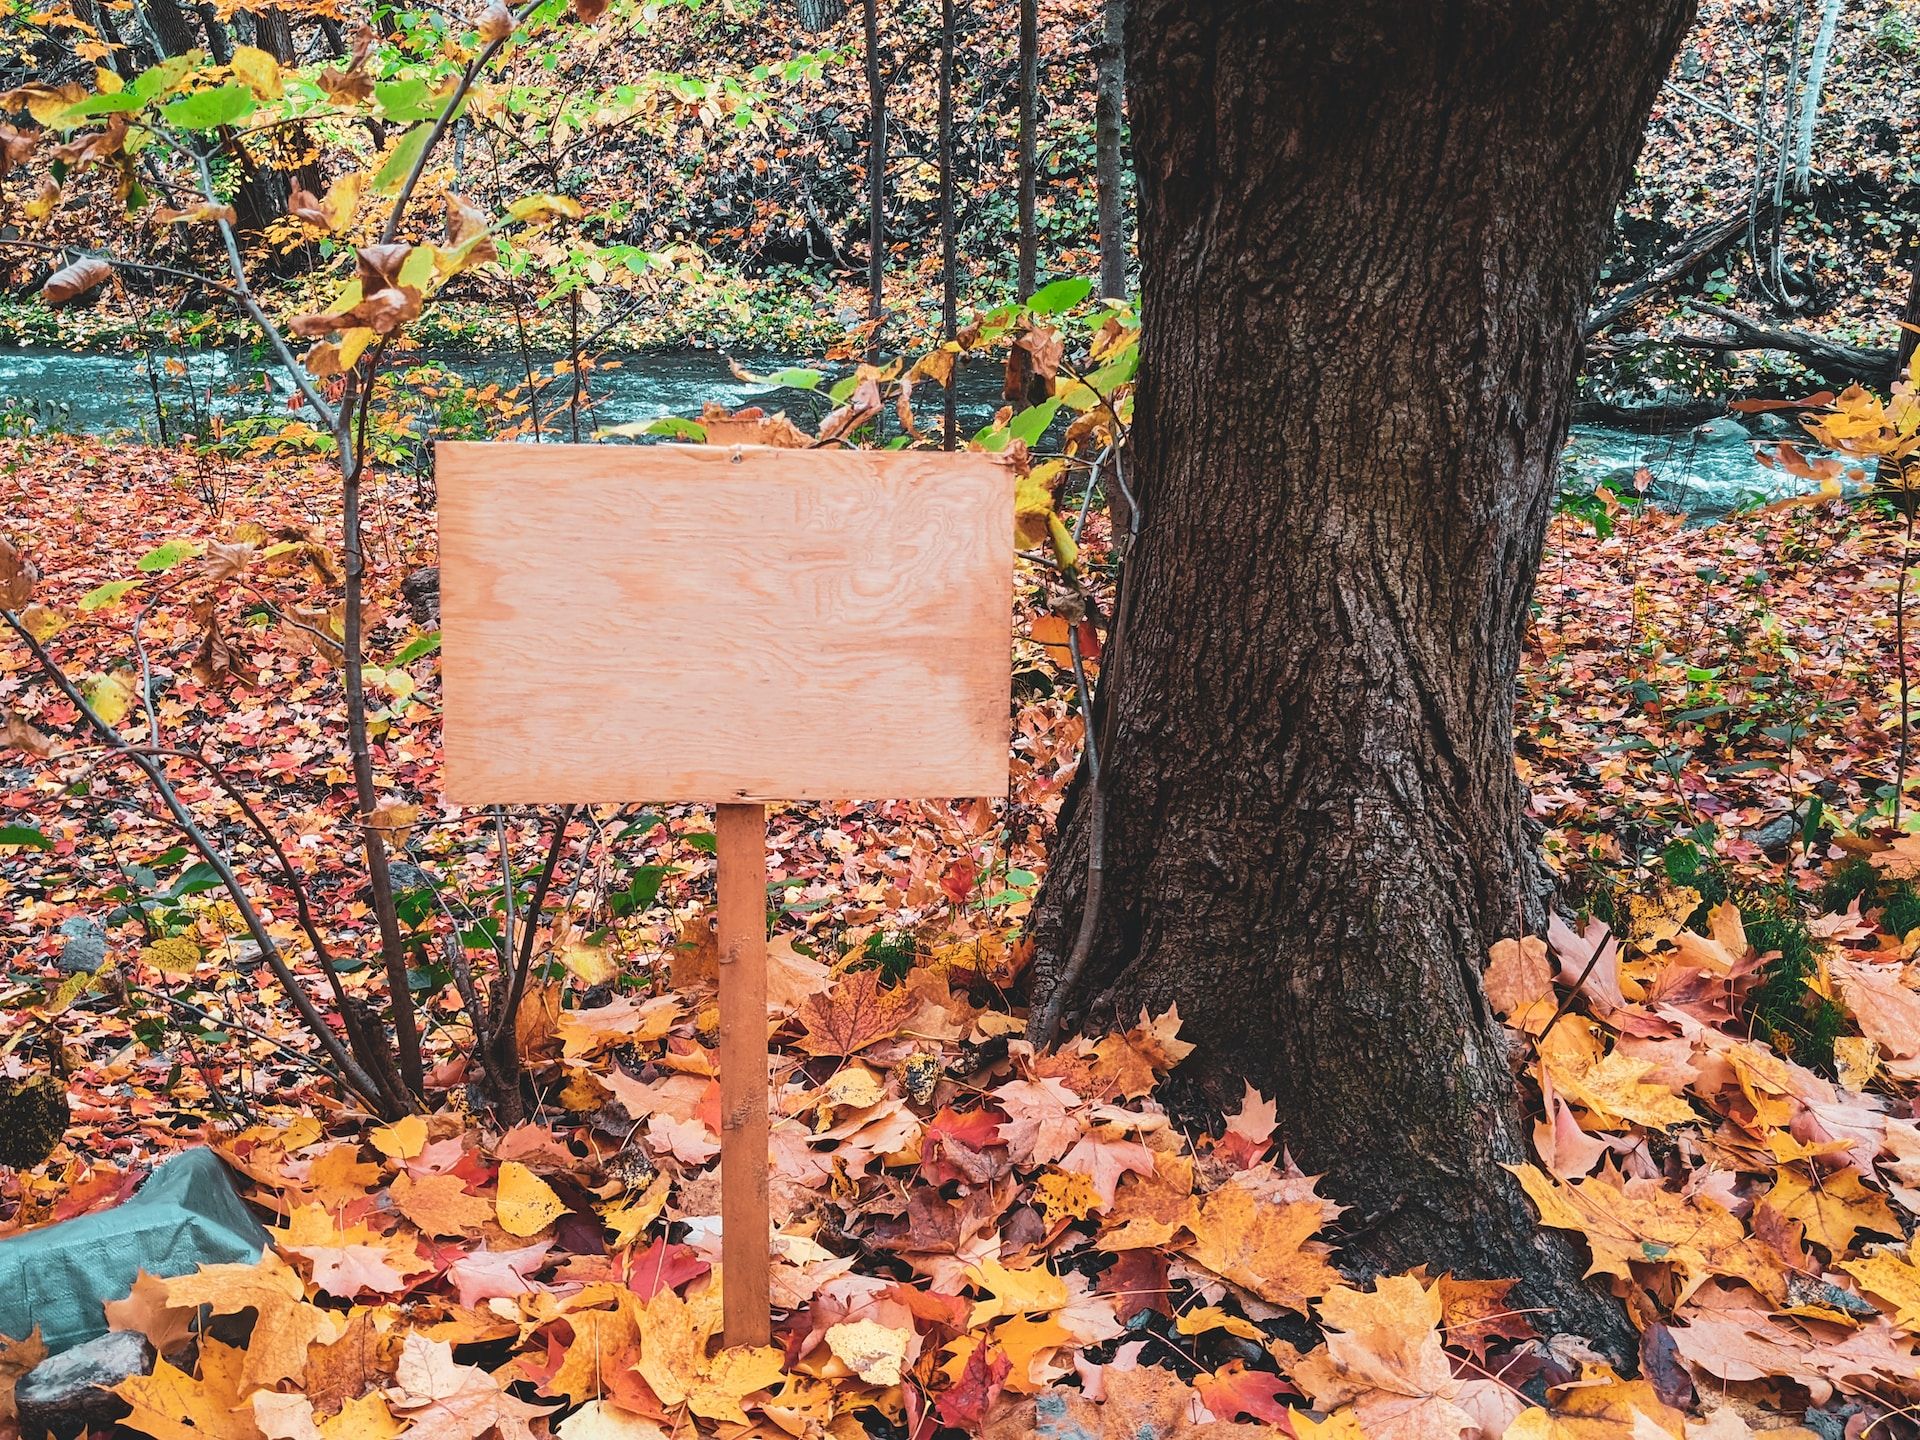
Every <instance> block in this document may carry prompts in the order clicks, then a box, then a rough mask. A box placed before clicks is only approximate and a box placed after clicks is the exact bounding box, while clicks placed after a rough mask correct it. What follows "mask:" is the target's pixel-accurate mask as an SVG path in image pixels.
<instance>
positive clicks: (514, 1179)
mask: <svg viewBox="0 0 1920 1440" xmlns="http://www.w3.org/2000/svg"><path fill="white" fill-rule="evenodd" d="M494 1209H495V1213H496V1214H498V1216H499V1217H500V1228H501V1229H502V1230H504V1231H506V1232H507V1233H508V1234H509V1235H518V1236H519V1237H521V1238H522V1239H525V1238H526V1237H528V1236H530V1235H538V1234H539V1233H540V1232H541V1231H542V1230H544V1229H546V1228H547V1227H548V1226H549V1225H551V1224H553V1222H554V1221H556V1220H558V1219H559V1218H560V1217H561V1216H562V1215H564V1214H566V1213H567V1206H566V1202H565V1201H563V1200H562V1199H561V1198H560V1197H559V1196H558V1195H556V1194H554V1193H553V1187H552V1186H551V1185H549V1184H547V1182H546V1181H544V1180H542V1179H541V1178H540V1177H539V1176H538V1175H536V1174H534V1173H533V1172H532V1171H531V1170H529V1169H528V1168H527V1167H526V1166H524V1165H522V1164H521V1163H520V1162H519V1161H518V1160H509V1161H507V1163H506V1164H504V1165H502V1166H501V1167H500V1190H499V1194H498V1196H497V1197H496V1198H495V1200H494Z"/></svg>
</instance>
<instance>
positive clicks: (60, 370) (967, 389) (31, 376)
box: [0, 348, 1801, 521]
mask: <svg viewBox="0 0 1920 1440" xmlns="http://www.w3.org/2000/svg"><path fill="white" fill-rule="evenodd" d="M609 361H617V362H618V363H617V365H614V366H612V368H607V367H608V362H609ZM410 363H414V364H429V363H430V364H432V365H435V366H439V367H441V368H443V369H445V370H447V371H450V372H452V373H453V374H455V375H458V376H459V377H460V378H461V379H462V380H464V381H466V382H468V383H469V384H474V385H488V384H496V385H499V386H501V387H503V388H505V387H510V386H513V385H517V384H520V383H521V382H523V381H524V380H525V378H526V372H525V362H524V360H523V358H522V357H521V356H519V355H518V354H516V353H514V352H512V351H497V352H475V351H466V352H454V351H447V352H435V353H425V354H420V355H415V356H413V357H410ZM546 363H548V364H550V360H549V361H548V362H546ZM790 363H794V362H791V361H784V360H780V359H770V358H768V357H764V356H752V357H743V358H742V364H743V365H744V367H745V368H747V369H749V370H751V371H754V372H756V373H761V374H765V373H767V372H769V371H772V370H774V369H777V368H779V367H780V366H781V365H783V364H790ZM802 363H804V362H802ZM600 364H601V367H602V368H599V369H596V370H594V371H593V372H592V373H591V375H590V376H589V399H590V414H589V415H588V416H587V417H586V418H584V419H583V420H582V424H581V431H582V436H583V438H588V437H590V435H591V432H592V430H593V428H594V427H596V426H612V425H627V424H633V423H636V422H640V423H644V422H646V421H650V420H656V419H659V418H662V417H664V416H670V415H682V416H693V415H698V414H699V412H700V407H701V406H702V405H703V404H705V403H707V402H708V401H714V402H717V403H720V404H723V405H726V406H728V407H729V408H738V407H740V406H742V405H749V404H759V405H763V406H765V407H766V408H767V409H769V410H773V409H782V408H784V409H786V410H787V411H788V412H789V413H790V414H792V415H793V416H794V418H795V419H796V421H799V422H800V423H802V424H805V423H807V422H809V421H811V420H813V419H817V418H818V412H819V411H821V410H824V409H825V408H826V405H825V401H824V400H823V399H822V398H821V397H817V396H813V395H805V394H798V393H795V392H792V391H773V390H769V389H767V388H766V387H764V386H759V385H755V384H753V383H750V382H748V381H743V380H740V379H738V378H736V377H735V376H734V374H733V373H732V371H731V369H730V367H729V364H728V361H727V359H726V357H724V356H722V355H719V354H716V353H714V352H712V351H704V350H653V351H638V352H633V353H629V354H625V355H618V356H609V357H602V360H601V362H600ZM541 368H542V367H541V366H539V365H537V366H536V371H535V373H536V374H539V373H541ZM997 380H998V377H997V375H995V374H994V373H992V367H989V366H986V365H979V366H974V367H972V368H971V369H970V370H969V371H968V372H967V373H966V374H964V375H963V376H962V380H961V387H960V391H959V406H958V409H959V417H960V424H961V430H962V433H963V434H971V433H972V432H973V431H974V430H976V429H978V428H979V427H980V426H982V425H984V424H985V423H987V421H988V420H989V419H990V418H991V417H992V414H993V412H994V409H995V408H996V407H997V406H998V404H999V403H1000V402H999V393H998V384H997ZM289 389H290V386H289V385H288V383H287V380H286V375H285V372H284V371H280V370H278V369H277V368H276V367H273V366H269V365H267V364H265V363H264V362H262V361H260V360H258V359H256V358H253V357H251V356H249V355H247V354H246V353H245V352H239V353H236V352H234V351H231V350H224V349H218V350H203V351H195V352H191V353H186V354H178V355H171V356H169V355H159V356H155V357H154V358H153V360H152V361H151V363H150V362H149V359H148V357H147V356H145V355H141V354H95V353H72V352H68V351H63V350H57V349H38V348H25V349H0V433H20V431H21V430H22V429H24V428H27V427H31V428H32V429H33V430H34V431H37V432H41V433H47V432H58V431H66V432H77V433H83V434H93V435H108V434H125V435H130V436H134V437H140V438H145V439H149V440H159V439H161V438H162V435H163V432H164V434H165V435H166V437H167V438H169V439H177V438H178V437H179V436H180V435H181V434H183V433H194V434H205V433H208V431H209V429H210V427H211V426H212V424H213V422H214V419H215V417H218V419H219V421H220V423H222V424H223V425H226V426H231V425H233V424H235V423H236V422H243V421H245V420H247V419H248V418H249V417H258V416H262V415H266V414H269V413H284V405H285V400H286V396H287V393H288V391H289ZM570 393H571V386H570V384H569V383H568V382H565V381H562V382H560V383H559V384H556V385H554V386H552V387H550V388H549V390H548V391H547V399H546V400H545V401H544V403H543V405H542V410H543V414H544V416H545V418H546V420H547V425H548V430H549V433H552V430H553V425H554V419H555V417H556V416H560V417H561V421H562V430H561V433H563V434H564V433H566V422H565V411H566V407H567V401H568V398H569V396H570ZM921 394H922V396H923V397H925V401H926V403H925V405H924V407H923V409H922V412H921V418H922V423H923V425H924V424H927V423H929V422H931V421H933V420H934V419H935V417H936V415H937V411H938V404H939V401H938V393H937V391H936V390H935V388H934V387H932V386H926V387H924V388H923V390H922V391H921ZM1786 429H1787V426H1786V425H1785V424H1784V423H1783V422H1780V421H1777V420H1771V419H1766V418H1763V420H1762V422H1761V423H1760V424H1758V425H1755V426H1749V425H1746V424H1743V423H1741V422H1740V421H1737V420H1734V419H1731V418H1727V419H1720V420H1710V421H1708V422H1707V423H1706V424H1704V425H1700V426H1696V427H1694V428H1692V429H1685V430H1679V431H1658V430H1655V429H1653V428H1652V427H1644V428H1635V427H1629V426H1622V425H1576V426H1575V427H1574V430H1573V435H1572V437H1571V439H1570V440H1569V442H1568V445H1567V451H1566V455H1565V457H1564V459H1563V461H1562V465H1561V486H1562V489H1563V490H1564V491H1566V492H1567V493H1569V494H1583V493H1588V492H1591V491H1592V489H1593V488H1594V486H1595V485H1597V484H1600V483H1603V482H1606V483H1610V484H1612V486H1613V488H1614V489H1615V491H1616V492H1620V493H1632V492H1634V491H1635V490H1636V489H1644V491H1645V494H1646V496H1647V498H1648V499H1649V500H1650V501H1651V502H1652V503H1653V504H1656V505H1659V506H1661V507H1662V508H1665V509H1670V510H1680V511H1685V512H1687V513H1688V514H1689V515H1691V516H1693V517H1694V518H1695V519H1696V520H1702V521H1704V520H1711V519H1714V518H1717V517H1719V516H1721V515H1724V514H1727V513H1728V512H1730V511H1733V510H1736V509H1738V508H1740V507H1742V506H1746V505H1751V504H1755V503H1759V502H1763V501H1766V500H1771V499H1778V498H1781V497H1783V496H1785V495H1790V494H1793V493H1795V492H1796V491H1797V490H1798V489H1800V488H1801V482H1799V481H1796V480H1794V479H1793V477H1791V476H1788V475H1785V474H1783V473H1782V472H1780V471H1777V470H1772V469H1769V468H1767V467H1766V466H1764V465H1762V464H1761V463H1760V462H1759V461H1758V459H1757V458H1756V457H1755V448H1756V445H1757V444H1758V443H1759V442H1760V441H1762V440H1764V439H1767V438H1771V436H1772V435H1773V434H1775V433H1778V432H1784V431H1785V430H1786ZM1643 471H1644V472H1645V475H1644V476H1642V475H1641V472H1643ZM1636 479H1638V480H1639V482H1640V483H1639V484H1636Z"/></svg>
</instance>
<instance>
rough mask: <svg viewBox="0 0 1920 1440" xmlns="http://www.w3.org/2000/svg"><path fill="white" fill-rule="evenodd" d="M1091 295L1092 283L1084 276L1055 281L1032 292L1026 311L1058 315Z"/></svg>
mask: <svg viewBox="0 0 1920 1440" xmlns="http://www.w3.org/2000/svg"><path fill="white" fill-rule="evenodd" d="M1092 293H1093V281H1091V280H1089V279H1087V278H1086V276H1084V275H1080V276H1076V277H1074V278H1073V279H1071V280H1055V281H1053V282H1052V283H1051V284H1048V285H1042V286H1041V287H1040V288H1039V290H1037V291H1035V292H1034V296H1033V298H1032V299H1031V300H1029V301H1027V309H1029V310H1031V311H1032V312H1033V313H1034V314H1036V315H1058V314H1059V313H1060V312H1061V311H1062V310H1071V309H1072V308H1073V307H1074V306H1076V305H1078V304H1079V303H1080V302H1081V301H1082V300H1084V299H1086V298H1087V296H1089V295H1091V294H1092Z"/></svg>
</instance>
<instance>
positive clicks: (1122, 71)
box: [1093, 0, 1127, 300]
mask: <svg viewBox="0 0 1920 1440" xmlns="http://www.w3.org/2000/svg"><path fill="white" fill-rule="evenodd" d="M1101 27H1102V28H1101V36H1100V59H1099V70H1098V74H1097V76H1096V78H1095V81H1094V91H1093V152H1094V161H1093V179H1094V195H1095V204H1096V206H1097V208H1098V212H1099V216H1100V293H1101V294H1102V295H1104V296H1106V297H1107V298H1108V299H1110V300H1124V299H1125V298H1126V295H1127V230H1126V226H1127V206H1126V195H1125V193H1124V189H1123V187H1124V184H1125V177H1126V171H1125V169H1124V168H1123V166H1122V164H1121V155H1120V138H1121V135H1120V132H1121V125H1122V123H1123V120H1124V116H1125V110H1124V106H1125V103H1126V73H1127V65H1126V62H1127V42H1126V31H1127V0H1106V4H1105V6H1104V7H1103V12H1102V15H1101Z"/></svg>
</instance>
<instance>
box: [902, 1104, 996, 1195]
mask: <svg viewBox="0 0 1920 1440" xmlns="http://www.w3.org/2000/svg"><path fill="white" fill-rule="evenodd" d="M1005 1123H1006V1117H1005V1116H1004V1115H1002V1114H1000V1112H999V1111H997V1110H991V1109H988V1108H987V1107H986V1106H984V1105H983V1106H981V1107H980V1108H979V1109H978V1110H968V1111H966V1112H964V1113H962V1112H960V1111H957V1110H954V1109H952V1108H950V1107H942V1109H941V1111H940V1113H939V1114H938V1115H935V1116H934V1117H933V1119H932V1120H931V1121H929V1122H928V1124H927V1133H926V1135H925V1137H924V1138H923V1139H922V1140H921V1142H920V1175H921V1178H923V1179H924V1180H925V1181H926V1182H927V1183H928V1184H929V1185H944V1184H946V1183H947V1181H949V1180H959V1181H964V1182H965V1183H966V1184H968V1185H985V1184H987V1183H988V1182H989V1181H991V1180H992V1179H994V1177H996V1176H999V1175H1004V1174H1006V1173H1007V1171H1008V1170H1010V1169H1011V1168H1012V1164H1013V1162H1012V1161H1011V1160H1010V1159H1009V1158H1008V1155H1007V1147H1006V1146H1005V1145H1002V1144H1001V1143H1000V1127H1001V1125H1003V1124H1005Z"/></svg>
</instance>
